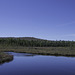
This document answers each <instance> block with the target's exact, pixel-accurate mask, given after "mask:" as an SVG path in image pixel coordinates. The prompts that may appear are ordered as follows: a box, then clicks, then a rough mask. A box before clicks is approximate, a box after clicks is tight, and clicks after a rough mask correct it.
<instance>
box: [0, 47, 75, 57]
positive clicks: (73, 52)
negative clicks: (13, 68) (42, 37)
mask: <svg viewBox="0 0 75 75" xmlns="http://www.w3.org/2000/svg"><path fill="white" fill-rule="evenodd" d="M5 51H10V52H18V53H33V54H41V55H55V56H75V48H71V47H20V46H18V47H5V48H0V52H5Z"/></svg>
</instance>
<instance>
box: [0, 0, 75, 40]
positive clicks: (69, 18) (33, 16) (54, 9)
mask: <svg viewBox="0 0 75 75" xmlns="http://www.w3.org/2000/svg"><path fill="white" fill-rule="evenodd" d="M0 37H36V38H42V39H47V40H75V0H0Z"/></svg>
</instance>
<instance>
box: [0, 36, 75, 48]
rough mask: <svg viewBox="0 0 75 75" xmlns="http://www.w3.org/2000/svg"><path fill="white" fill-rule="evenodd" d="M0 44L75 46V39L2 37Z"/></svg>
mask: <svg viewBox="0 0 75 75" xmlns="http://www.w3.org/2000/svg"><path fill="white" fill-rule="evenodd" d="M0 46H5V47H6V46H23V47H74V46H75V41H64V40H59V41H57V40H56V41H54V40H43V39H37V38H33V37H23V38H20V37H19V38H14V37H9V38H0Z"/></svg>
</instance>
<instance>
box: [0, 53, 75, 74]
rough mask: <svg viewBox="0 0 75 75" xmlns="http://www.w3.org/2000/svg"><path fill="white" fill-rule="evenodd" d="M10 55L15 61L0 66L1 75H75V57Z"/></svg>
mask: <svg viewBox="0 0 75 75" xmlns="http://www.w3.org/2000/svg"><path fill="white" fill-rule="evenodd" d="M9 54H12V55H14V60H13V61H11V62H9V63H4V64H1V65H0V75H75V57H62V56H60V57H56V56H45V55H33V54H27V53H13V52H9Z"/></svg>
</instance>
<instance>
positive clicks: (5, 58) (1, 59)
mask: <svg viewBox="0 0 75 75" xmlns="http://www.w3.org/2000/svg"><path fill="white" fill-rule="evenodd" d="M11 60H13V56H12V55H8V54H6V53H3V52H0V64H2V63H5V62H9V61H11Z"/></svg>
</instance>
